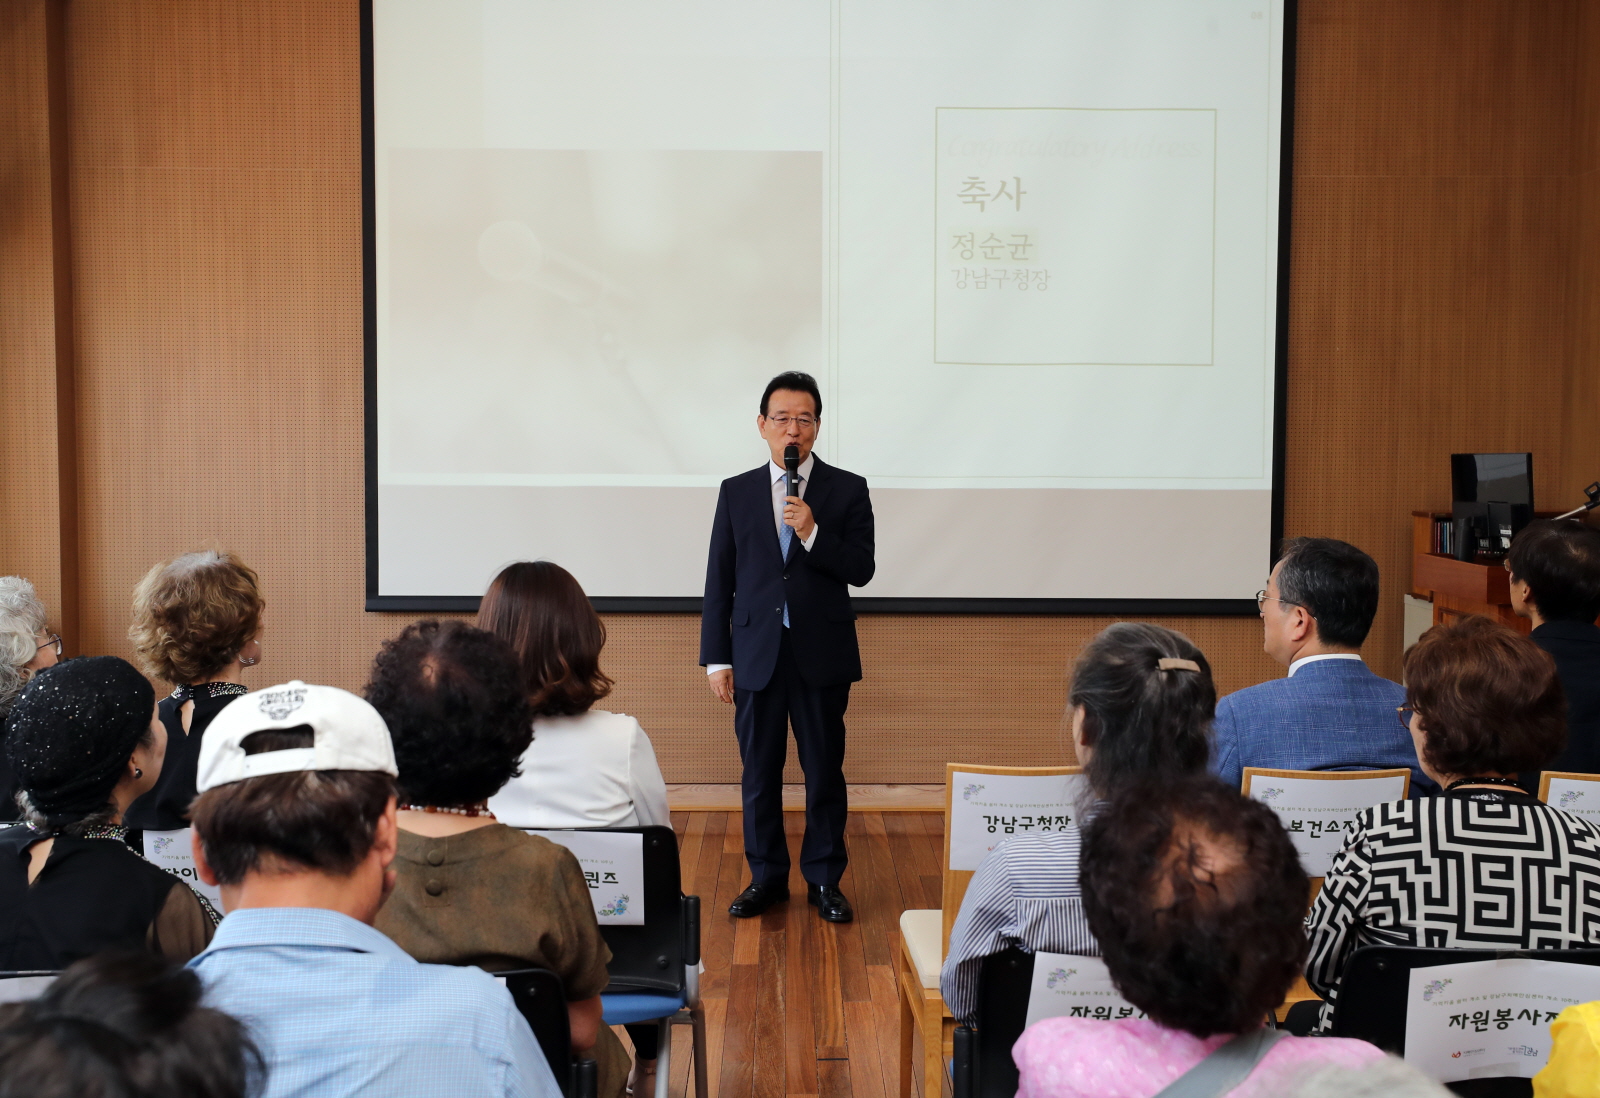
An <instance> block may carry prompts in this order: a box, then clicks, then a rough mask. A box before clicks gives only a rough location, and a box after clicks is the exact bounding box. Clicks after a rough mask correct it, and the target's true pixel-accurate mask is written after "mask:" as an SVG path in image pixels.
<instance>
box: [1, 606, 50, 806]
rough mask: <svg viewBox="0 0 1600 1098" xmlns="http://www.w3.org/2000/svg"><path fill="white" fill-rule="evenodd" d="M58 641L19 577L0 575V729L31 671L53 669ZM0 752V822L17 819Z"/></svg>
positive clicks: (13, 785)
mask: <svg viewBox="0 0 1600 1098" xmlns="http://www.w3.org/2000/svg"><path fill="white" fill-rule="evenodd" d="M60 657H61V638H60V637H58V636H56V635H55V634H54V633H50V632H47V631H46V629H45V610H44V603H42V602H40V601H39V596H38V595H36V594H34V592H33V584H31V583H29V582H28V581H27V580H25V579H23V578H22V577H21V576H0V728H4V727H5V724H6V714H7V713H10V712H11V707H12V706H13V705H15V704H16V701H17V695H18V694H21V693H22V688H23V687H24V686H26V685H27V683H28V679H30V678H31V677H32V676H33V673H34V672H35V671H43V670H44V669H45V668H46V667H54V666H55V662H56V660H57V659H59V658H60ZM4 756H5V753H4V752H3V751H0V822H3V821H6V820H17V819H21V818H22V816H21V809H19V808H18V807H17V780H16V777H15V776H14V775H13V774H12V773H11V767H10V765H9V764H7V763H6V761H5V757H4Z"/></svg>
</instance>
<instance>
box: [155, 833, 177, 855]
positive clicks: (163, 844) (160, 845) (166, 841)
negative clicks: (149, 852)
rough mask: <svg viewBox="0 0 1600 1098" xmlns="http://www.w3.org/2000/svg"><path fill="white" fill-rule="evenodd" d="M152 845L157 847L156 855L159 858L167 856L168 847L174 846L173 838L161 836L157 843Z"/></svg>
mask: <svg viewBox="0 0 1600 1098" xmlns="http://www.w3.org/2000/svg"><path fill="white" fill-rule="evenodd" d="M150 845H151V846H153V847H155V854H156V855H157V856H158V857H159V856H160V855H162V854H165V853H166V852H167V847H169V846H171V845H172V836H171V835H161V836H159V837H158V838H157V839H156V841H155V842H153V843H151V844H150Z"/></svg>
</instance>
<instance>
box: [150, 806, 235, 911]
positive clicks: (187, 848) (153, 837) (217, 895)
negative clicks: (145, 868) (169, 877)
mask: <svg viewBox="0 0 1600 1098" xmlns="http://www.w3.org/2000/svg"><path fill="white" fill-rule="evenodd" d="M193 830H194V829H193V828H189V827H181V828H179V829H178V830H176V831H146V832H145V833H144V857H145V861H147V862H154V863H155V864H156V865H158V866H160V867H161V868H162V869H165V870H166V871H167V872H168V873H173V874H176V875H177V876H179V877H182V878H183V881H184V883H185V884H187V885H188V886H189V887H190V888H192V889H194V890H195V891H196V892H198V893H200V895H202V896H204V897H205V898H206V899H208V900H210V901H211V906H212V907H214V908H216V909H217V910H218V911H221V910H222V889H221V888H219V887H217V886H216V885H208V884H206V883H205V882H204V881H202V880H201V879H200V874H199V873H198V872H197V871H196V870H195V868H194V847H193V845H192V841H193V840H192V839H191V834H192V832H193Z"/></svg>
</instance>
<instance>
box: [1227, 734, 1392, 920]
mask: <svg viewBox="0 0 1600 1098" xmlns="http://www.w3.org/2000/svg"><path fill="white" fill-rule="evenodd" d="M1243 788H1244V795H1245V796H1246V797H1250V798H1252V799H1253V800H1257V801H1260V802H1261V803H1262V804H1264V805H1267V806H1268V807H1269V808H1271V809H1272V810H1273V811H1274V812H1276V813H1277V814H1278V819H1279V820H1281V821H1283V826H1284V829H1285V830H1286V831H1288V832H1289V838H1291V839H1292V840H1294V848H1295V851H1296V852H1297V853H1299V855H1300V864H1301V866H1302V867H1303V868H1304V869H1305V871H1306V875H1307V876H1308V877H1311V878H1312V880H1313V889H1312V891H1313V893H1315V891H1316V886H1317V885H1320V884H1321V882H1322V878H1324V877H1326V876H1327V875H1328V867H1329V865H1331V864H1332V862H1333V856H1334V855H1335V854H1337V853H1338V852H1339V848H1340V847H1341V846H1343V845H1344V837H1345V835H1346V834H1348V833H1349V831H1350V829H1351V828H1352V827H1354V826H1355V817H1356V814H1357V813H1358V812H1361V811H1362V810H1363V809H1367V808H1371V807H1372V806H1373V805H1375V804H1385V803H1387V802H1389V801H1403V800H1405V799H1406V797H1407V795H1408V794H1409V792H1410V790H1411V771H1410V770H1408V769H1407V768H1405V767H1403V766H1402V767H1396V768H1395V769H1393V770H1273V769H1269V768H1266V767H1260V766H1247V767H1245V768H1244V785H1243Z"/></svg>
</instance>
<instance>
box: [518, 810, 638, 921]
mask: <svg viewBox="0 0 1600 1098" xmlns="http://www.w3.org/2000/svg"><path fill="white" fill-rule="evenodd" d="M522 830H524V831H526V832H527V833H528V834H530V835H538V836H539V837H541V838H545V839H549V840H550V841H551V842H553V843H556V844H557V845H559V846H564V847H566V848H567V849H568V850H570V851H572V855H573V857H575V858H577V859H578V865H579V866H580V867H581V868H582V869H583V877H584V880H585V881H586V882H588V885H589V898H590V899H591V900H593V901H594V917H595V918H596V919H597V920H599V922H600V925H602V926H643V925H644V836H643V835H641V834H639V833H638V832H637V831H537V830H534V829H533V828H523V829H522Z"/></svg>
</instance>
